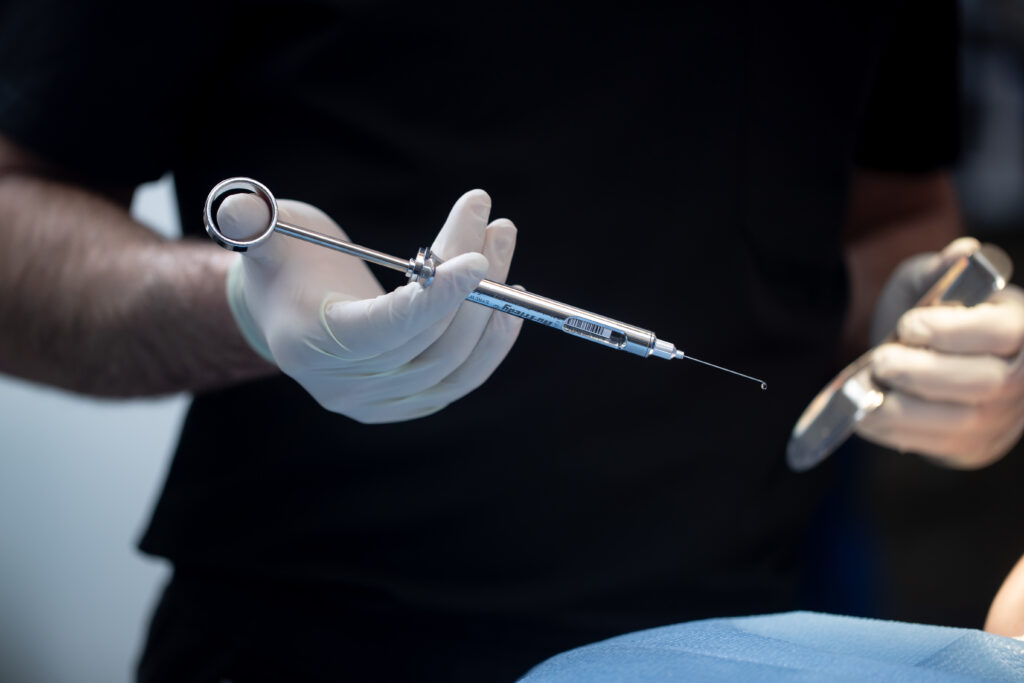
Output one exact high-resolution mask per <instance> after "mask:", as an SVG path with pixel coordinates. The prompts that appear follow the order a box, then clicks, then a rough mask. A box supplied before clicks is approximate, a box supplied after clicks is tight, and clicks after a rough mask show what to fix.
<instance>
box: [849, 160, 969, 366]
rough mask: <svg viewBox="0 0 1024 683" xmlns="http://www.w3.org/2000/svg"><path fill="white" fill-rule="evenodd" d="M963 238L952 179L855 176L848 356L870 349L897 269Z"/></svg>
mask: <svg viewBox="0 0 1024 683" xmlns="http://www.w3.org/2000/svg"><path fill="white" fill-rule="evenodd" d="M962 234H963V227H962V224H961V220H960V212H959V209H958V207H957V202H956V195H955V192H954V189H953V185H952V182H951V180H950V178H949V176H948V174H946V173H941V172H936V173H933V174H928V175H924V176H911V175H900V174H894V173H878V172H872V171H858V172H857V173H856V174H855V176H854V180H853V184H852V187H851V191H850V209H849V212H848V219H847V226H846V240H845V243H846V262H847V267H848V270H849V274H850V307H849V309H848V311H847V317H846V323H845V327H844V349H845V354H846V355H847V356H853V355H856V354H857V353H859V352H860V351H862V350H863V349H865V348H867V346H868V328H869V327H870V324H871V316H872V313H873V312H874V310H875V305H876V304H877V302H878V298H879V295H880V294H881V292H882V288H883V287H884V286H885V283H886V281H887V280H888V278H889V276H890V275H891V274H892V272H893V270H895V268H896V266H897V265H899V263H900V262H901V261H903V259H905V258H907V257H909V256H913V255H915V254H920V253H923V252H927V251H940V250H941V249H942V248H943V247H944V246H946V245H947V244H949V243H950V242H951V241H953V240H954V239H956V238H957V237H960V236H961V235H962Z"/></svg>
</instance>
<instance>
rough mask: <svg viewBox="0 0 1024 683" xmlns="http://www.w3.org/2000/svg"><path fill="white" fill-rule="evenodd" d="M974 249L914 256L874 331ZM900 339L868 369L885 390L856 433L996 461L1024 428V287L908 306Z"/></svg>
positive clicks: (966, 463) (949, 456) (967, 459)
mask: <svg viewBox="0 0 1024 683" xmlns="http://www.w3.org/2000/svg"><path fill="white" fill-rule="evenodd" d="M977 247H978V242H977V240H974V239H973V238H961V239H958V240H956V241H954V242H952V243H951V244H950V245H949V246H947V247H946V248H945V249H944V250H943V251H942V253H941V254H931V255H928V256H926V257H915V258H912V259H908V260H907V261H906V262H904V263H903V264H901V266H900V267H899V268H898V269H897V270H896V273H895V274H894V275H893V276H892V278H891V279H890V281H889V283H888V284H887V285H886V288H885V290H884V291H883V293H882V298H881V301H880V302H879V305H878V307H877V309H876V312H875V318H876V321H875V324H873V325H872V330H873V333H874V334H879V333H883V334H884V332H885V331H887V328H888V330H891V329H892V327H893V322H892V321H893V318H894V317H895V316H894V314H893V312H894V311H902V310H905V309H906V308H907V307H909V306H911V305H913V303H914V302H915V301H916V300H917V299H919V298H920V297H921V296H923V295H924V293H925V291H926V289H927V287H928V286H929V285H930V284H931V283H932V282H934V281H935V280H936V279H937V278H938V276H939V275H940V274H941V273H942V272H944V271H945V270H946V268H948V267H949V266H950V265H951V264H952V263H953V262H954V261H955V260H956V259H957V258H959V257H960V256H962V255H964V254H968V253H970V252H971V251H973V250H974V249H976V248H977ZM895 327H896V336H897V341H896V342H895V343H886V344H882V345H881V346H879V347H878V348H876V349H875V351H874V355H873V358H872V364H871V368H870V370H871V373H872V376H873V377H874V379H875V381H876V382H878V384H879V385H880V386H883V387H887V390H886V392H885V401H884V402H883V403H882V406H881V407H880V408H878V409H877V410H875V411H874V412H873V413H871V414H869V415H868V416H866V417H865V418H864V419H863V420H862V421H861V422H860V423H859V424H858V425H857V433H858V434H859V435H861V436H862V437H864V438H865V439H868V440H870V441H874V442H875V443H879V444H882V445H884V446H888V447H890V448H893V449H896V450H899V451H903V452H907V451H910V452H914V453H919V454H921V455H926V456H931V457H933V458H934V459H936V460H938V461H940V462H942V463H943V464H946V465H949V466H952V467H957V468H963V469H975V468H979V467H984V466H986V465H988V464H991V463H993V462H995V461H996V460H998V459H999V458H1001V457H1002V456H1003V455H1005V454H1006V452H1007V451H1008V450H1010V448H1012V447H1013V445H1014V444H1016V443H1017V441H1018V439H1019V438H1020V436H1021V432H1022V431H1024V400H1022V398H1024V369H1022V364H1024V361H1022V352H1021V347H1022V345H1024V293H1022V291H1021V289H1020V288H1019V287H1016V286H1014V285H1008V286H1007V287H1006V289H1004V290H1003V291H1001V292H998V293H996V294H993V295H992V296H991V297H990V298H989V300H988V301H986V302H984V303H981V304H978V305H976V306H973V307H970V308H968V307H964V306H956V305H939V306H925V307H920V308H911V309H910V310H907V311H906V312H905V313H903V314H902V315H901V316H900V317H899V319H898V322H896V323H895Z"/></svg>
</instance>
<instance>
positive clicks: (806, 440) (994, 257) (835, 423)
mask: <svg viewBox="0 0 1024 683" xmlns="http://www.w3.org/2000/svg"><path fill="white" fill-rule="evenodd" d="M1012 274H1013V263H1012V261H1011V260H1010V257H1009V256H1007V254H1006V252H1004V251H1003V250H1002V249H1000V248H999V247H997V246H996V245H994V244H983V245H981V247H980V248H979V249H978V250H977V251H975V252H973V253H971V254H968V255H967V256H963V257H961V258H959V259H957V261H956V262H955V263H953V264H952V265H951V266H950V267H949V268H948V269H947V270H946V271H945V272H944V273H943V274H942V275H941V276H940V277H939V278H938V280H937V281H936V282H935V284H934V285H932V287H931V288H930V289H929V290H928V291H927V292H926V293H925V294H924V296H922V297H921V299H920V300H918V302H917V303H916V304H915V306H936V305H943V304H947V305H948V304H960V305H963V306H974V305H976V304H979V303H981V302H982V301H984V300H985V299H987V298H988V297H989V296H990V295H991V294H992V293H993V292H998V291H999V290H1001V289H1002V288H1003V287H1005V286H1006V283H1007V282H1009V280H1010V276H1011V275H1012ZM895 339H896V333H895V332H893V333H891V334H890V335H889V336H888V337H887V338H886V339H885V340H883V341H885V342H890V341H895ZM873 354H874V349H872V350H870V351H868V352H866V353H865V354H864V355H862V356H861V357H860V358H858V359H857V360H855V361H853V362H852V363H850V364H849V365H847V366H846V368H844V369H843V370H842V372H840V373H839V374H838V375H836V376H835V378H833V379H832V381H831V382H829V383H828V384H827V385H825V388H824V389H822V390H821V391H820V392H818V395H817V396H815V397H814V399H813V400H811V402H810V403H809V404H808V406H807V408H805V409H804V412H803V414H802V415H801V416H800V419H798V420H797V422H796V424H795V425H794V426H793V431H792V433H791V434H790V437H789V443H788V444H787V445H786V463H787V464H788V465H789V468H790V469H791V470H793V471H794V472H806V471H807V470H809V469H811V468H813V467H816V466H817V465H818V464H819V463H821V462H822V461H824V460H825V459H826V458H827V457H828V456H829V455H831V454H832V453H833V452H834V451H835V450H836V449H837V448H839V447H840V446H842V445H843V443H844V442H845V441H846V440H847V439H848V438H849V437H850V436H852V435H853V433H854V431H855V430H856V428H857V423H858V422H860V421H861V420H862V419H864V417H865V416H867V415H868V414H870V413H871V412H872V411H874V410H877V409H878V408H880V407H881V406H882V403H884V402H885V390H886V387H884V386H879V385H878V384H877V383H876V382H875V380H874V379H872V377H871V360H872V357H873Z"/></svg>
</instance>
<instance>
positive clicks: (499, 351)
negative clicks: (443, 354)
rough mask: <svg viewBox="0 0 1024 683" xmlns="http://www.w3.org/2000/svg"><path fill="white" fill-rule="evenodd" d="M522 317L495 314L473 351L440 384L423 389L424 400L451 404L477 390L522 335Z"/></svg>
mask: <svg viewBox="0 0 1024 683" xmlns="http://www.w3.org/2000/svg"><path fill="white" fill-rule="evenodd" d="M522 327H523V319H522V318H517V317H516V316H513V315H506V314H504V313H495V314H494V315H492V316H491V319H490V320H489V321H488V323H487V328H486V329H485V330H484V333H483V334H482V335H481V336H480V341H479V342H478V343H477V345H476V347H475V348H474V349H473V352H472V353H471V354H469V357H468V358H466V360H465V362H464V363H462V365H460V366H459V367H458V368H456V369H455V370H454V371H453V372H452V373H451V374H449V375H448V376H447V377H445V378H444V379H443V380H442V381H441V382H440V383H438V384H437V385H435V386H434V387H432V388H430V389H428V390H427V391H426V392H424V397H423V398H424V401H425V402H427V403H440V404H442V405H448V404H449V403H451V402H452V401H456V400H458V399H460V398H462V397H463V396H465V395H466V394H468V393H470V392H471V391H473V390H475V389H477V388H479V387H480V385H482V384H483V383H484V382H486V381H487V379H488V378H489V377H490V376H491V375H492V374H493V373H494V371H495V370H497V368H498V366H499V365H501V362H502V361H503V360H505V357H506V356H507V355H508V352H509V351H511V350H512V346H513V345H514V344H515V343H516V339H517V338H518V337H519V332H520V330H522Z"/></svg>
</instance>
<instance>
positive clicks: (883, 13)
mask: <svg viewBox="0 0 1024 683" xmlns="http://www.w3.org/2000/svg"><path fill="white" fill-rule="evenodd" d="M952 4H953V3H952V2H945V3H936V2H927V1H924V0H922V1H920V2H903V3H899V2H880V1H879V2H865V1H864V0H858V1H856V2H834V3H821V2H809V1H808V2H801V1H797V0H793V1H786V2H772V3H763V2H751V1H748V0H725V1H723V2H685V3H676V5H675V6H674V7H671V8H663V7H657V6H655V5H654V4H650V5H647V4H642V5H640V6H633V7H631V8H630V9H628V10H627V9H625V6H615V7H609V8H604V9H602V8H599V7H597V6H591V7H589V8H586V9H570V8H567V7H560V6H552V5H550V4H542V3H537V4H534V3H514V4H513V3H507V4H506V3H497V4H494V3H492V4H489V5H488V6H487V7H486V8H484V7H481V6H478V5H475V4H471V3H454V2H453V3H435V4H428V3H397V2H365V1H353V2H341V1H338V2H329V1H327V0H324V1H322V2H302V3H283V2H282V3H273V2H258V3H240V4H238V5H230V4H227V3H204V4H202V5H201V6H200V5H198V4H193V3H170V4H164V5H158V6H153V5H150V4H148V3H113V2H93V3H85V2H73V3H72V2H67V3H63V2H62V3H51V2H40V1H38V0H37V1H34V2H25V3H11V4H8V5H7V6H5V7H4V9H3V14H0V130H2V131H3V132H4V133H5V134H6V135H9V136H10V137H11V138H12V139H14V140H15V141H17V142H19V143H21V144H23V145H25V146H27V147H28V148H30V149H32V150H34V151H36V152H37V153H39V154H41V155H43V156H45V157H47V158H49V159H51V160H53V161H54V162H56V163H58V164H60V165H62V166H63V167H64V168H66V169H68V170H69V171H70V172H72V173H74V174H75V175H76V177H77V178H79V179H80V180H81V182H83V183H85V184H87V185H91V186H96V187H101V186H108V185H111V184H114V185H117V184H121V185H126V184H136V183H139V182H142V181H145V180H149V179H152V178H154V177H157V176H159V175H160V174H161V173H163V172H165V171H166V170H172V171H173V172H174V174H175V180H176V183H177V191H178V196H179V201H180V208H181V214H182V221H183V225H184V229H185V231H186V233H188V234H190V235H200V234H201V231H202V226H201V220H200V211H201V207H202V204H203V200H204V198H205V195H206V193H207V192H208V191H209V189H210V188H211V187H212V186H213V185H214V184H215V183H216V182H218V181H219V180H221V179H223V178H226V177H229V176H233V175H247V176H251V177H254V178H256V179H259V180H261V181H262V182H264V183H265V184H267V185H268V186H269V187H270V188H271V189H272V190H273V191H274V193H275V194H276V195H277V196H278V197H284V198H293V199H300V200H303V201H306V202H309V203H311V204H314V205H316V206H318V207H320V208H322V209H323V210H325V211H326V212H327V213H328V214H330V215H331V216H332V217H334V218H335V219H336V220H337V221H338V222H339V223H340V224H341V225H342V226H343V227H344V228H345V229H346V231H347V232H348V234H349V235H350V236H351V238H352V239H353V240H354V241H356V242H358V243H361V244H365V245H368V246H372V247H374V248H376V249H379V250H382V251H385V252H388V253H392V254H397V255H404V254H410V255H411V254H413V253H415V250H416V248H417V247H419V246H423V245H425V244H428V243H429V242H430V240H431V239H432V238H433V235H434V234H435V233H436V231H437V229H438V228H439V227H440V225H441V223H442V222H443V220H444V218H445V216H446V215H447V211H448V209H449V207H450V206H451V204H452V203H453V202H454V201H455V199H456V198H458V196H459V195H460V194H461V193H462V192H464V191H465V190H467V189H470V188H472V187H482V188H484V189H486V190H487V191H488V192H489V193H490V194H491V196H492V198H493V202H494V209H493V212H492V216H494V217H497V216H507V217H509V218H511V219H512V220H514V221H515V223H516V224H517V226H518V228H519V241H518V246H517V250H516V256H515V260H514V262H513V266H512V272H511V275H510V281H511V282H518V283H522V284H523V285H525V286H526V287H527V288H529V289H530V290H532V291H535V292H538V293H540V294H544V295H546V296H550V297H553V298H555V299H559V300H563V301H566V302H568V303H571V304H573V305H576V306H580V307H582V308H586V309H589V310H593V311H596V312H599V313H601V314H604V315H607V316H610V317H613V318H618V319H620V320H624V321H627V322H630V323H632V324H636V325H639V326H642V327H646V328H649V329H653V330H654V331H656V333H657V334H658V336H659V337H660V338H663V339H667V340H670V341H672V342H674V343H675V344H677V345H678V346H679V347H680V348H681V349H683V350H684V351H686V352H688V353H693V355H695V356H697V357H699V358H702V359H706V360H709V361H711V362H715V363H721V364H724V365H727V366H729V367H733V368H736V369H738V370H740V371H742V372H747V373H750V374H752V375H755V376H757V377H762V378H764V379H765V380H767V382H768V384H769V389H768V391H767V392H762V391H759V390H758V387H757V385H755V384H752V383H749V382H745V381H742V380H739V379H737V378H735V377H732V376H729V375H726V374H722V373H718V372H715V371H713V370H710V369H708V368H706V367H703V366H699V365H696V364H690V363H686V362H678V361H672V362H667V361H661V360H657V359H649V360H642V359H640V358H637V357H634V356H631V355H628V354H621V353H615V352H612V351H609V350H607V349H604V348H602V347H600V346H598V345H595V344H587V343H584V342H581V341H579V340H576V339H573V338H571V337H569V336H567V335H562V334H558V333H557V332H554V331H551V330H548V329H545V328H543V327H539V326H531V325H527V326H526V327H525V328H524V330H523V332H522V335H521V337H520V340H519V342H518V343H517V345H516V346H515V348H514V349H513V350H512V352H511V353H510V355H509V357H508V358H507V359H506V361H505V362H504V363H503V365H502V366H501V367H500V368H499V369H498V370H497V372H496V373H495V374H494V375H493V376H492V378H491V379H490V380H489V381H488V382H487V383H486V384H485V385H484V386H483V387H482V388H480V389H479V390H477V391H476V392H474V393H472V394H470V395H469V396H467V397H466V398H464V399H462V400H460V401H458V402H456V403H454V404H452V405H451V406H449V407H448V408H447V409H446V410H444V411H442V412H441V413H439V414H436V415H434V416H431V417H428V418H425V419H421V420H416V421H412V422H408V423H401V424H392V425H375V426H367V425H361V424H358V423H356V422H354V421H352V420H349V419H348V418H345V417H343V416H340V415H334V414H331V413H328V412H325V411H324V410H322V409H321V408H319V407H318V406H317V404H316V403H315V402H314V401H313V399H311V398H310V397H309V396H307V395H306V394H305V393H304V391H303V390H302V389H301V388H300V387H298V385H296V384H295V383H294V382H292V381H291V380H290V379H288V378H286V377H279V378H275V379H268V380H265V381H259V382H251V383H247V384H243V385H239V386H235V387H231V388H229V389H225V390H223V391H217V392H210V393H206V394H202V395H199V396H197V397H196V398H195V401H194V402H193V404H192V407H191V409H190V411H189V413H188V417H187V420H186V423H185V426H184V429H183V431H182V436H181V441H180V444H179V446H178V449H177V453H176V455H175V459H174V463H173V466H172V468H171V470H170V474H169V476H168V479H167V483H166V486H165V489H164V491H163V494H162V496H161V498H160V502H159V505H158V507H157V509H156V511H155V514H154V516H153V520H152V522H151V525H150V527H149V529H148V531H147V533H146V534H145V537H144V538H143V540H142V544H141V545H142V548H143V550H145V551H146V552H149V553H154V554H157V555H162V556H165V557H168V558H170V559H171V560H173V561H174V562H175V564H176V566H178V567H179V568H183V569H185V570H187V571H190V572H192V573H193V574H194V575H206V574H208V575H210V576H219V577H221V579H222V580H223V584H222V586H223V587H225V588H224V591H229V588H227V587H229V586H231V585H235V586H238V585H242V582H250V581H255V582H257V584H258V585H261V586H262V588H261V590H262V591H263V593H261V595H263V596H267V595H269V592H268V591H269V589H267V588H266V586H268V585H282V586H283V585H287V586H290V588H289V590H292V589H294V588H295V586H302V587H303V588H302V590H303V591H307V592H308V594H309V595H311V596H317V597H315V598H310V599H308V600H305V601H302V600H278V601H276V602H275V601H274V600H272V599H271V598H270V597H265V600H264V598H255V597H253V596H252V595H249V596H248V597H249V598H251V599H248V600H245V601H237V602H236V603H233V604H234V607H232V609H243V610H244V609H252V610H255V609H257V608H256V607H251V605H253V604H258V605H260V607H259V608H258V609H260V610H263V611H264V612H265V614H264V616H265V615H266V614H279V613H284V612H286V611H287V609H292V610H296V613H295V614H292V615H291V616H289V617H288V618H289V619H294V623H299V622H302V623H307V622H310V623H311V622H317V621H319V622H322V623H329V624H334V625H335V626H336V627H337V628H338V629H339V632H345V633H352V634H354V633H357V632H359V631H360V625H361V624H364V623H369V622H374V623H378V624H387V623H389V622H390V623H396V624H397V623H401V624H404V625H405V626H403V629H400V630H397V631H388V630H387V628H386V626H382V627H381V628H383V629H384V631H385V632H388V633H389V635H388V637H387V642H386V643H383V642H381V641H380V640H377V639H374V638H366V637H364V638H363V640H362V641H358V640H357V641H353V642H359V643H360V645H359V647H350V648H349V649H348V650H346V652H347V653H348V654H346V656H345V657H346V659H345V661H346V666H348V667H351V668H350V669H349V670H350V671H361V670H363V669H361V668H360V667H364V666H365V667H372V666H378V665H379V663H380V661H382V659H384V660H387V659H388V658H389V657H388V656H387V653H390V652H403V651H407V652H413V651H417V652H418V650H415V648H414V646H413V644H414V643H415V644H416V647H421V648H422V647H428V648H429V651H430V652H431V653H432V654H431V660H430V661H429V662H424V664H423V667H424V669H423V670H422V671H420V672H419V673H420V674H423V671H431V672H434V673H436V674H438V678H447V679H449V680H451V679H455V678H459V677H463V676H464V677H465V678H466V679H467V680H484V679H485V678H486V676H487V675H488V674H495V675H504V676H506V677H507V676H509V675H512V674H514V673H515V672H519V671H522V670H524V669H525V668H526V667H527V666H529V665H530V664H531V663H533V662H535V661H537V660H538V659H540V658H541V657H543V656H546V655H548V654H552V653H553V652H555V651H557V650H561V649H565V648H567V647H571V646H574V645H577V644H581V643H583V642H587V641H590V640H594V639H596V638H600V637H604V636H607V635H612V634H615V633H620V632H624V631H627V630H631V629H637V628H642V627H647V626H653V625H657V624H663V623H670V622H677V621H682V620H687V619H694V618H700V617H708V616H721V615H731V614H745V613H757V612H768V611H776V610H784V609H789V608H792V607H794V606H795V603H794V600H795V588H796V583H797V578H798V574H797V565H798V557H797V550H798V546H799V539H800V537H801V534H802V533H803V531H804V529H805V526H806V523H807V521H808V519H809V516H810V515H811V514H812V511H813V508H814V505H815V504H816V502H817V500H818V498H819V496H820V495H821V491H822V487H823V485H824V482H825V481H826V479H827V468H823V469H822V470H820V471H815V472H813V473H811V474H803V475H795V474H792V473H790V472H789V471H787V469H786V466H785V463H784V458H783V451H784V448H785V444H786V440H787V438H788V436H789V432H790V429H791V427H792V425H793V423H794V421H795V420H796V418H797V416H798V415H799V414H800V412H801V411H802V409H803V408H804V406H805V405H806V403H807V401H808V400H809V399H810V398H811V397H812V396H813V395H814V393H815V392H816V391H817V390H818V389H819V388H820V387H821V386H822V385H823V384H824V383H825V382H826V381H827V380H828V379H829V378H830V377H831V376H832V374H834V372H835V371H836V369H837V368H836V367H835V363H836V358H837V351H836V346H837V338H838V333H839V330H840V326H841V322H842V319H843V315H844V312H845V307H846V296H847V288H846V278H845V273H844V269H843V264H842V253H843V252H842V245H841V241H840V228H841V225H842V222H843V217H844V210H845V202H846V193H847V186H848V181H849V178H850V174H851V172H852V169H853V167H854V165H855V163H858V162H859V163H860V164H863V165H866V166H872V167H876V168H881V169H888V170H906V171H923V170H929V169H933V168H936V167H937V166H939V165H942V164H944V163H946V162H948V161H949V160H950V159H951V158H952V157H953V155H954V153H955V150H956V136H955V128H956V126H955V123H956V121H955V107H954V102H955V82H954V81H955V78H954V75H955V69H954V65H955V62H954V59H955V53H954V47H955V46H954V40H953V37H954V21H953V19H954V18H953V10H952ZM381 279H382V281H383V282H384V283H385V284H386V285H388V286H393V285H396V284H398V281H397V280H395V279H392V278H391V276H390V275H389V274H381ZM467 305H470V304H467ZM261 581H263V582H268V583H264V584H259V582H261ZM274 582H277V583H274ZM245 585H249V584H245ZM224 591H218V592H217V593H218V594H219V595H223V593H224ZM282 594H283V593H282ZM321 598H322V600H321ZM243 603H244V604H248V605H250V607H249V608H245V607H239V605H240V604H243ZM300 603H301V605H302V607H301V609H300V608H299V607H297V606H296V605H299V604H300ZM271 604H274V605H277V606H276V607H271V606H270V605H271ZM284 604H287V605H289V607H287V608H286V607H284V606H282V605H284ZM327 605H331V607H330V611H329V613H328V612H327V611H326V610H327V607H326V606H327ZM318 610H319V612H318ZM314 615H315V616H314ZM250 616H251V615H250ZM410 624H412V625H413V626H410ZM416 624H419V625H421V626H415V625H416ZM467 634H473V635H467ZM498 634H500V635H498ZM364 635H365V634H364ZM355 637H356V636H353V638H355ZM488 638H490V640H489V641H488V642H490V644H491V645H492V646H494V647H493V652H492V651H491V650H488V649H487V648H486V647H484V646H483V645H480V643H482V642H484V641H487V640H488ZM280 642H283V641H280ZM424 643H426V646H424ZM495 643H500V646H495V645H494V644H495ZM282 647H284V646H283V645H282ZM296 647H300V646H296ZM339 647H342V648H343V647H344V645H343V644H340V643H338V642H332V643H331V644H329V645H325V646H324V648H325V649H331V648H339ZM406 648H408V649H406ZM476 649H478V651H479V652H487V656H486V657H482V656H481V657H477V658H476V659H479V660H480V661H479V662H477V664H479V668H473V665H470V664H466V662H474V661H476V660H475V659H474V654H473V653H474V652H476V651H477V650H476ZM375 662H376V664H375ZM460 667H462V668H460ZM410 670H415V668H413V669H410ZM485 672H486V673H485Z"/></svg>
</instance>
